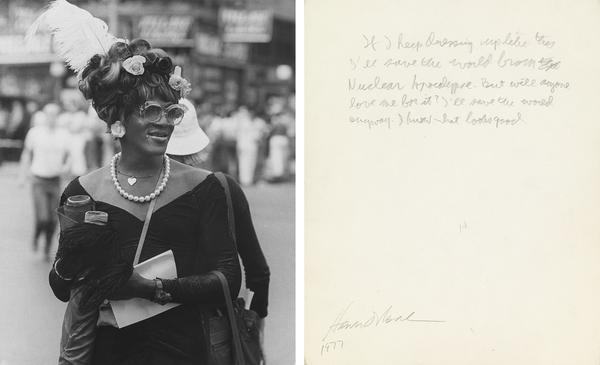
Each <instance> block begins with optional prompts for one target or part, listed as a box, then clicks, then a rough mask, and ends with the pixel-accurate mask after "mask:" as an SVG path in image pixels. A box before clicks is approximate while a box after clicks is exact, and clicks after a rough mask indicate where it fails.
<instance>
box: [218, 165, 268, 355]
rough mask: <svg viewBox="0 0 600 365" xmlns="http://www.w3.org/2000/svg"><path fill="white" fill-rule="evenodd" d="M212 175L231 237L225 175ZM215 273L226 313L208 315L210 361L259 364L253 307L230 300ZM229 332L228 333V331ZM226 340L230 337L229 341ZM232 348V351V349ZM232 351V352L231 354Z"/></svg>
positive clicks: (230, 208)
mask: <svg viewBox="0 0 600 365" xmlns="http://www.w3.org/2000/svg"><path fill="white" fill-rule="evenodd" d="M215 176H216V177H217V179H218V180H219V182H220V183H221V185H222V186H223V189H224V190H225V197H226V199H227V218H228V222H229V224H228V226H229V233H230V234H231V236H232V238H233V242H234V244H235V243H236V238H235V220H234V219H235V217H234V212H233V204H232V201H231V192H230V190H229V184H228V183H227V179H226V178H225V175H223V174H222V173H220V172H217V173H215ZM212 273H213V274H214V275H216V276H217V278H218V279H219V282H220V283H221V288H222V289H223V296H224V298H225V303H226V306H227V316H220V317H214V318H211V319H210V326H209V327H210V328H209V331H210V343H211V350H212V356H211V360H212V364H213V365H230V364H231V357H232V356H231V355H233V360H234V362H233V364H235V365H261V364H264V355H263V352H262V348H261V345H260V334H259V329H258V320H259V318H258V314H257V313H256V312H254V311H253V310H249V309H246V308H245V303H244V299H242V298H236V299H235V300H232V298H231V294H230V291H229V284H228V282H227V279H226V278H225V275H223V273H221V272H220V271H212ZM229 333H230V334H231V336H228V334H229ZM229 340H230V341H229ZM232 350H233V351H232ZM231 352H233V354H231Z"/></svg>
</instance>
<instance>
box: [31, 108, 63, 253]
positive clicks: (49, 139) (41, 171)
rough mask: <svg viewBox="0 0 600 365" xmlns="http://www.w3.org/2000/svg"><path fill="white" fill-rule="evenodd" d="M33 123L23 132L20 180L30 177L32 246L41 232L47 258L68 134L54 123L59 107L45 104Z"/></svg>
mask: <svg viewBox="0 0 600 365" xmlns="http://www.w3.org/2000/svg"><path fill="white" fill-rule="evenodd" d="M41 113H42V114H39V115H37V116H36V117H37V118H39V120H38V121H37V123H36V125H35V126H34V127H33V128H31V129H30V130H29V132H27V136H26V137H25V144H24V148H23V153H22V155H21V178H20V180H21V183H24V181H25V178H26V177H30V178H31V183H32V184H31V185H32V192H33V203H34V212H35V229H34V236H33V249H34V250H36V249H37V241H38V239H39V237H40V235H42V234H44V235H45V239H46V245H45V251H44V253H45V255H46V259H50V246H51V245H52V236H53V234H54V231H55V229H56V212H55V211H56V209H57V208H58V202H59V198H60V195H59V194H60V187H61V185H60V177H61V175H63V174H64V173H65V172H67V171H68V168H69V150H68V149H69V134H68V132H66V131H65V130H63V129H62V128H58V127H57V117H58V115H59V113H60V107H59V106H58V105H56V104H48V105H46V106H45V107H44V108H43V110H42V112H41Z"/></svg>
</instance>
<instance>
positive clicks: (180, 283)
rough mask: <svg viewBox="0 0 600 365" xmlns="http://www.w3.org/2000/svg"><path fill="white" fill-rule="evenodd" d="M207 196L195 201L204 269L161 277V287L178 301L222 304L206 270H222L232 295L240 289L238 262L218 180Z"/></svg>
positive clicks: (216, 284)
mask: <svg viewBox="0 0 600 365" xmlns="http://www.w3.org/2000/svg"><path fill="white" fill-rule="evenodd" d="M208 195H209V196H208V197H206V198H201V199H200V201H199V202H198V203H199V204H201V206H202V207H203V208H202V209H201V210H202V214H201V217H200V221H199V224H200V231H201V236H202V237H200V241H201V242H202V247H200V254H201V255H202V256H203V260H204V262H205V263H206V267H207V268H208V270H207V271H208V272H203V273H197V274H194V275H190V276H186V277H182V278H177V279H171V280H162V281H163V285H164V289H165V291H167V292H168V293H170V294H171V296H172V297H173V300H174V301H175V302H179V303H199V304H203V305H207V306H221V305H223V304H224V299H223V290H222V289H221V283H220V282H219V279H218V278H217V276H215V275H214V274H212V273H210V271H213V270H218V271H220V272H221V273H223V274H224V275H225V277H226V279H227V281H228V283H229V287H230V290H231V296H232V298H236V297H237V294H238V292H239V290H240V281H241V273H240V265H239V260H238V254H237V250H236V248H235V244H234V241H233V237H231V235H230V234H229V229H228V225H227V203H226V200H225V192H224V190H223V188H222V187H221V185H220V184H219V183H218V182H215V183H213V184H212V185H211V188H210V191H209V194H208Z"/></svg>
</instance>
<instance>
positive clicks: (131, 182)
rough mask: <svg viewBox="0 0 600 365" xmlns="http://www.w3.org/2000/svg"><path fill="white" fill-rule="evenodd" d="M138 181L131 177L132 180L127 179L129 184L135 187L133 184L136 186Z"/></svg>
mask: <svg viewBox="0 0 600 365" xmlns="http://www.w3.org/2000/svg"><path fill="white" fill-rule="evenodd" d="M136 181H137V179H136V178H135V177H130V178H128V179H127V182H128V183H129V185H131V186H133V184H135V182H136Z"/></svg>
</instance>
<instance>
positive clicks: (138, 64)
mask: <svg viewBox="0 0 600 365" xmlns="http://www.w3.org/2000/svg"><path fill="white" fill-rule="evenodd" d="M144 62H146V58H145V57H144V56H140V55H135V56H131V57H129V58H128V59H126V60H124V61H123V68H124V69H125V71H127V72H129V73H130V74H132V75H136V76H137V75H141V74H143V73H144Z"/></svg>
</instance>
